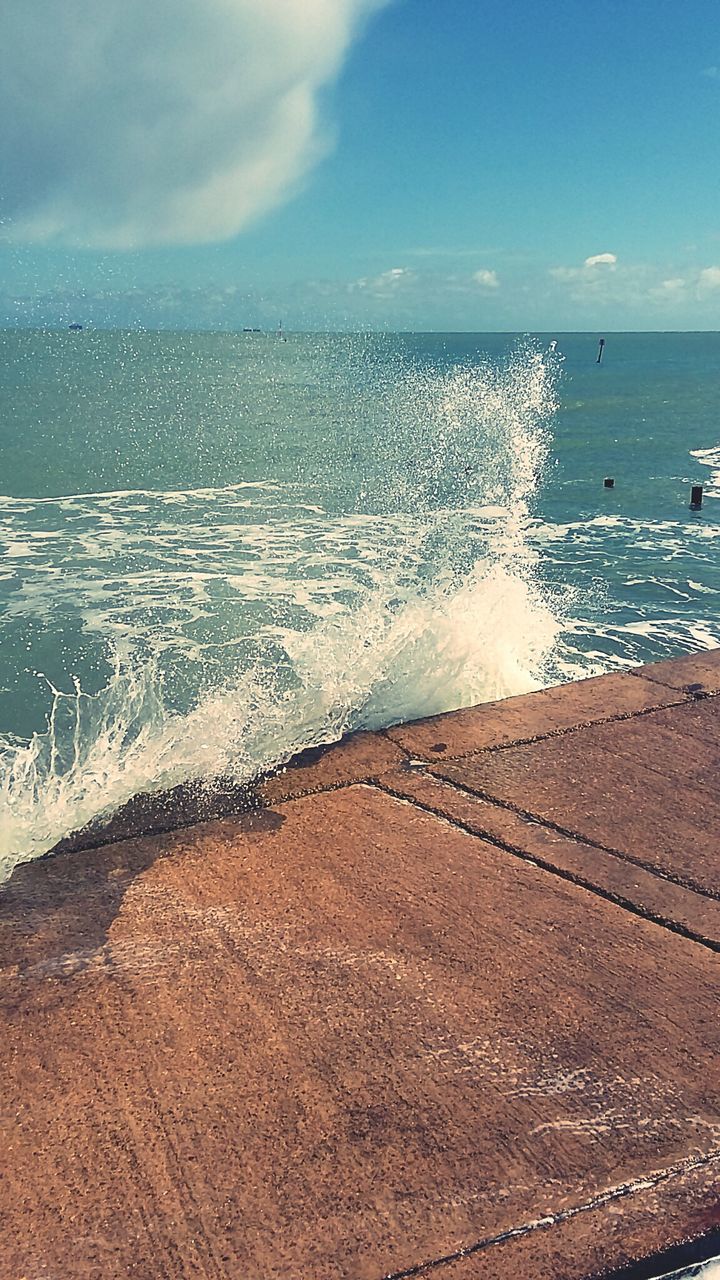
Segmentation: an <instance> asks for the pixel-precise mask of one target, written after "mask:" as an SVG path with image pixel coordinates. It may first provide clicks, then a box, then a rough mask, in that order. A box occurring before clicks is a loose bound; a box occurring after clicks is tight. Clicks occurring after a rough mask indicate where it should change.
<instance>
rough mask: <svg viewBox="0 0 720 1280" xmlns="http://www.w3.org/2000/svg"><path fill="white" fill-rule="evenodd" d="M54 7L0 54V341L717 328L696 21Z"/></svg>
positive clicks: (711, 61) (657, 14)
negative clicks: (219, 332) (53, 334)
mask: <svg viewBox="0 0 720 1280" xmlns="http://www.w3.org/2000/svg"><path fill="white" fill-rule="evenodd" d="M57 9H58V6H57V4H56V0H28V2H27V11H26V10H25V9H23V17H22V19H21V20H20V21H19V22H18V23H16V24H15V25H16V29H15V31H14V32H13V31H11V34H10V40H9V41H8V42H6V47H5V51H4V53H3V54H0V73H2V71H3V65H2V63H3V62H5V63H6V64H7V65H6V67H5V70H6V72H8V68H12V73H11V74H10V73H7V74H5V75H4V76H2V83H3V84H4V88H2V89H1V90H0V119H3V118H4V119H5V121H7V120H8V118H12V119H13V120H14V121H15V124H14V125H13V126H12V127H11V126H9V125H7V123H5V124H3V125H0V160H2V161H4V163H3V166H2V167H3V170H4V171H5V173H6V174H9V180H8V179H6V185H5V189H4V191H3V192H2V194H1V195H0V213H1V214H2V216H3V220H4V228H5V231H4V235H5V240H6V243H5V245H4V246H3V247H2V248H0V269H1V270H2V289H3V302H2V310H3V312H4V318H5V319H7V320H13V319H16V320H18V321H19V322H32V321H35V322H37V321H40V322H44V323H53V322H59V323H62V322H64V320H65V319H66V318H74V317H75V316H80V318H85V319H88V320H90V321H91V322H95V323H143V324H150V325H152V324H160V325H171V326H175V325H178V326H194V325H210V326H216V325H217V326H221V327H236V326H237V325H242V324H245V323H246V324H256V323H259V324H263V325H265V324H273V323H275V322H276V320H277V319H278V318H280V317H281V316H282V318H283V319H284V321H285V323H286V325H287V326H288V327H294V328H300V327H314V328H316V327H320V328H355V327H363V328H364V327H372V328H390V329H392V328H397V327H400V328H417V329H434V328H442V329H480V330H482V329H495V328H497V329H510V330H525V329H543V330H565V329H573V328H583V329H623V328H653V329H655V328H657V329H666V328H691V329H693V328H700V329H704V328H717V327H719V326H718V316H719V315H720V201H719V199H718V196H719V194H720V191H719V184H720V178H719V175H720V130H719V129H718V123H719V121H720V25H719V24H718V21H717V10H716V5H715V4H714V3H711V0H686V3H684V4H683V5H682V6H680V5H678V4H677V3H676V2H673V3H671V2H670V0H625V2H624V3H622V4H621V3H618V0H606V2H605V3H603V4H598V5H596V6H593V5H589V4H587V3H586V0H555V3H553V5H551V6H545V5H539V4H537V3H534V4H530V3H528V2H527V0H514V2H513V3H508V0H504V3H500V0H486V2H483V0H475V2H473V0H442V2H440V0H435V2H433V3H431V0H395V3H381V2H380V0H302V2H301V0H231V2H230V3H227V0H226V2H225V3H220V0H155V5H154V7H153V8H152V15H153V16H152V19H149V18H148V16H147V12H146V10H147V6H145V5H144V4H142V3H140V0H124V3H122V4H121V3H120V0H98V3H97V6H96V7H95V8H94V9H93V11H92V12H93V18H92V22H91V23H88V19H87V13H88V12H89V11H88V10H87V9H86V7H85V6H84V5H82V4H81V3H80V0H67V7H66V8H64V16H63V19H62V23H61V25H58V22H59V20H58V18H57ZM61 9H63V7H62V6H61ZM231 11H232V12H231ZM229 14H230V16H229ZM138 67H140V70H138ZM18 68H19V70H18ZM68 68H69V71H68ZM25 69H26V70H27V74H24V72H25ZM69 73H70V76H71V77H72V78H71V79H69ZM38 104H40V105H38ZM203 240H204V241H206V242H205V243H201V242H202V241H203Z"/></svg>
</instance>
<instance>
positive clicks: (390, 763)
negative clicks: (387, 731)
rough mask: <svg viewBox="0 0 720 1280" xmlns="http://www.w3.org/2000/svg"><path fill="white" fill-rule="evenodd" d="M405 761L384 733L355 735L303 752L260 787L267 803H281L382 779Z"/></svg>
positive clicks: (398, 749) (259, 795)
mask: <svg viewBox="0 0 720 1280" xmlns="http://www.w3.org/2000/svg"><path fill="white" fill-rule="evenodd" d="M403 759H404V755H403V752H402V750H401V749H400V747H399V746H397V744H396V743H394V742H391V741H390V740H389V739H388V738H386V737H385V735H384V734H381V733H353V734H350V735H349V736H348V737H347V738H343V739H342V741H341V742H337V743H333V745H332V746H329V747H315V748H311V749H310V750H309V751H303V752H301V754H300V755H299V756H295V758H294V759H293V760H291V761H290V763H289V765H288V766H287V768H285V769H282V770H281V771H280V772H279V773H278V774H276V775H275V776H274V777H272V778H268V779H267V781H265V782H262V783H261V784H260V785H259V786H258V788H257V795H258V797H259V798H260V799H261V800H262V802H263V803H266V804H277V803H279V802H280V801H281V800H290V799H293V798H294V797H296V796H301V795H307V794H308V793H309V792H311V791H327V790H330V789H331V788H332V787H338V786H343V785H345V784H347V783H348V782H365V781H370V780H372V779H374V778H378V777H380V775H381V774H383V773H385V772H387V770H388V769H392V768H393V767H394V766H396V765H397V764H399V763H400V761H401V760H403Z"/></svg>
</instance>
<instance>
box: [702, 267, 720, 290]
mask: <svg viewBox="0 0 720 1280" xmlns="http://www.w3.org/2000/svg"><path fill="white" fill-rule="evenodd" d="M698 288H699V289H700V290H701V291H702V292H703V293H706V292H708V291H709V290H711V289H720V267H705V268H704V270H703V271H701V272H700V275H699V277H698Z"/></svg>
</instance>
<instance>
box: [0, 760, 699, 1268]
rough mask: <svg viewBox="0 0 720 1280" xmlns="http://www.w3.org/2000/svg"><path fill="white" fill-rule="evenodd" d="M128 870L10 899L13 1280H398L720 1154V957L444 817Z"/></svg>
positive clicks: (35, 876) (677, 1226)
mask: <svg viewBox="0 0 720 1280" xmlns="http://www.w3.org/2000/svg"><path fill="white" fill-rule="evenodd" d="M501 754H505V753H501ZM103 855H104V858H105V861H104V863H103V867H102V871H101V872H100V873H98V874H97V876H96V878H95V881H94V882H93V892H92V893H90V894H89V895H87V894H85V893H84V889H85V887H86V886H85V884H84V879H85V877H84V876H83V874H81V873H80V872H77V873H76V874H75V875H74V877H73V875H72V874H71V873H70V871H69V868H70V864H71V862H72V856H71V855H66V857H65V861H64V863H63V862H62V861H60V860H57V861H56V863H55V872H54V874H55V879H56V884H55V889H56V891H57V890H59V889H60V887H61V884H60V882H61V881H62V869H63V866H64V867H65V869H66V872H67V873H68V876H69V883H68V885H67V887H66V891H65V893H64V895H63V894H62V893H61V894H60V901H59V906H57V907H56V902H58V898H57V897H56V896H55V895H50V894H47V893H43V892H42V884H41V882H42V872H43V870H46V871H47V870H48V869H49V867H50V865H51V863H50V862H49V863H47V864H46V866H45V868H43V867H42V865H41V864H37V865H36V866H35V867H32V868H31V867H26V868H20V869H19V870H18V872H16V875H15V877H13V880H12V881H11V882H10V885H9V886H8V888H7V889H6V890H5V891H4V894H3V909H2V913H1V914H0V926H1V927H2V930H3V935H2V937H1V938H0V947H1V948H2V950H1V952H0V954H2V956H3V963H4V966H5V967H4V969H3V970H2V971H1V972H0V1059H1V1061H0V1070H1V1071H2V1081H3V1111H4V1115H5V1117H6V1119H7V1124H6V1135H5V1142H4V1145H1V1146H0V1164H1V1165H2V1166H3V1167H2V1169H1V1172H2V1177H1V1178H0V1220H2V1222H3V1230H4V1242H3V1254H2V1264H0V1265H1V1266H2V1267H3V1268H4V1269H5V1270H4V1275H3V1280H4V1276H5V1275H7V1276H8V1280H9V1278H10V1277H11V1276H12V1277H15V1276H18V1277H19V1276H23V1275H27V1276H36V1275H38V1276H39V1275H49V1276H52V1275H58V1276H59V1275H61V1276H63V1277H67V1280H90V1277H93V1280H94V1278H95V1277H96V1276H98V1275H102V1276H103V1280H116V1278H117V1280H119V1277H121V1276H122V1277H127V1276H128V1275H135V1276H137V1277H140V1278H142V1280H145V1277H148V1280H149V1278H150V1277H152V1278H153V1280H155V1277H167V1280H186V1278H187V1280H190V1278H191V1277H192V1280H195V1278H196V1277H213V1278H216V1277H223V1278H225V1277H227V1280H238V1278H240V1277H241V1278H242V1280H270V1278H271V1277H272V1278H273V1280H277V1278H278V1277H282V1278H283V1280H309V1277H312V1280H340V1278H341V1277H342V1278H344V1280H380V1277H382V1276H387V1275H391V1274H393V1273H394V1272H398V1271H402V1270H404V1269H407V1268H408V1267H411V1266H414V1265H417V1264H419V1263H422V1262H424V1261H426V1260H428V1259H433V1258H439V1257H443V1256H446V1255H449V1254H452V1253H455V1252H457V1251H458V1250H459V1249H462V1248H463V1247H465V1246H466V1245H468V1244H471V1243H473V1242H475V1241H477V1240H479V1239H481V1238H484V1237H486V1236H496V1235H497V1234H498V1233H502V1232H504V1231H506V1230H509V1229H512V1228H514V1227H515V1226H516V1225H517V1224H523V1223H524V1224H529V1223H532V1222H533V1221H535V1220H536V1219H537V1217H538V1214H539V1213H545V1212H546V1211H547V1210H551V1211H552V1212H553V1213H557V1212H560V1211H562V1210H563V1209H565V1208H568V1207H572V1206H578V1205H585V1204H587V1203H589V1202H591V1201H593V1200H595V1199H597V1198H598V1197H602V1196H604V1195H605V1193H606V1192H607V1191H608V1189H613V1188H615V1189H616V1188H618V1187H620V1186H621V1185H623V1184H625V1183H634V1182H635V1181H636V1180H637V1179H642V1178H644V1177H645V1176H646V1175H648V1173H652V1174H653V1176H655V1175H656V1174H657V1173H659V1172H661V1171H663V1170H668V1169H671V1168H675V1167H677V1166H678V1164H682V1163H683V1162H685V1161H688V1160H691V1159H695V1158H697V1157H702V1156H704V1155H707V1154H709V1153H710V1151H711V1150H712V1149H713V1148H714V1147H716V1146H717V1145H718V1140H719V1135H720V1110H719V1108H718V1096H719V1090H718V1087H717V1083H718V1082H717V1060H718V1058H717V1055H718V1050H719V1049H720V1026H719V1025H718V1020H717V1018H716V1017H714V1016H713V1013H712V1010H713V1008H714V1003H715V1001H716V1000H717V989H718V988H717V983H718V975H719V970H720V965H719V962H718V958H717V957H716V956H715V955H713V954H712V953H711V952H710V951H708V950H707V949H706V948H703V947H701V946H698V945H697V944H695V943H693V942H690V941H688V940H687V939H685V938H682V937H679V936H678V935H676V934H671V933H670V932H668V931H665V930H663V929H661V928H658V927H657V926H656V925H654V924H650V923H648V922H647V921H645V920H643V919H641V918H639V917H638V916H635V915H632V914H630V913H629V912H627V911H624V910H622V909H621V908H620V907H618V906H616V905H614V904H613V903H610V902H607V901H605V900H603V899H601V898H599V897H598V896H597V895H595V894H593V893H590V892H588V891H586V890H584V889H582V888H579V887H577V886H576V885H574V884H570V883H568V882H566V881H564V880H561V879H560V878H559V877H557V876H554V875H551V874H548V873H547V872H544V871H541V870H539V869H537V868H536V867H533V866H532V865H529V864H527V863H524V862H522V861H521V860H520V859H516V858H512V857H509V856H508V855H507V853H505V852H504V851H502V850H499V849H497V848H495V847H493V846H491V845H489V844H487V843H485V842H484V841H482V840H480V839H477V838H476V837H474V836H472V835H470V834H468V833H466V832H464V831H461V830H459V829H458V828H457V827H454V826H452V825H451V824H450V823H448V822H445V821H443V820H442V819H440V818H437V817H434V816H432V815H430V814H427V813H425V812H423V811H422V810H420V809H419V808H417V807H416V806H415V805H411V804H407V803H404V802H402V801H401V800H397V799H394V798H392V797H390V796H388V795H386V794H384V793H382V792H380V791H379V790H377V789H376V788H371V787H366V786H354V787H350V788H347V789H344V790H338V791H331V792H327V793H324V794H317V795H314V796H312V797H308V798H306V799H302V800H298V801H293V802H289V803H286V804H284V805H282V806H281V808H280V809H279V810H277V811H266V812H262V813H259V814H255V815H249V816H246V817H239V818H234V819H225V820H223V821H218V822H212V823H208V824H206V825H205V826H202V827H197V828H194V829H191V830H187V831H184V832H178V833H176V834H175V835H173V836H161V837H153V838H152V839H149V840H146V841H132V842H128V843H126V844H124V845H123V844H117V845H114V846H113V847H112V849H111V850H105V851H103ZM73 856H74V855H73ZM81 857H83V858H85V859H87V862H85V863H84V866H85V868H86V870H87V869H88V867H89V865H90V855H81ZM18 912H19V913H23V914H24V913H28V912H29V913H30V915H31V916H32V929H29V928H26V927H24V925H23V924H22V921H21V922H18V921H17V919H15V914H16V913H18ZM667 1185H668V1184H667V1183H663V1184H658V1186H657V1188H656V1192H655V1201H654V1207H653V1208H652V1209H649V1210H648V1215H649V1216H648V1222H647V1223H646V1225H645V1227H644V1228H643V1231H642V1232H641V1233H640V1235H641V1237H642V1240H651V1239H652V1240H653V1241H654V1240H655V1239H656V1237H657V1235H658V1234H661V1233H662V1230H663V1228H662V1226H661V1225H659V1224H663V1223H664V1222H665V1213H666V1208H667V1202H666V1194H665V1191H664V1189H663V1188H664V1187H665V1186H667ZM632 1200H633V1197H632V1196H630V1195H627V1196H625V1197H624V1198H616V1199H613V1200H612V1202H611V1203H609V1204H608V1205H607V1207H606V1208H605V1210H604V1211H601V1209H600V1208H598V1212H597V1217H596V1219H595V1222H594V1225H593V1226H592V1230H591V1231H590V1243H591V1245H592V1244H593V1243H594V1246H595V1247H596V1248H597V1247H598V1241H600V1240H602V1238H603V1237H604V1236H605V1234H606V1233H607V1231H608V1230H609V1229H610V1230H614V1226H613V1223H614V1221H615V1216H618V1217H620V1218H621V1217H622V1215H624V1214H625V1213H627V1212H628V1210H629V1208H630V1206H631V1204H632ZM697 1222H698V1218H697V1214H696V1212H695V1211H694V1210H693V1208H692V1205H690V1206H684V1207H681V1209H679V1210H678V1211H677V1214H676V1217H675V1218H673V1221H672V1227H671V1230H672V1234H673V1236H674V1235H675V1233H676V1231H679V1230H682V1231H685V1232H686V1233H687V1232H688V1231H694V1230H695V1229H696V1227H697ZM552 1230H554V1228H548V1231H547V1232H543V1233H542V1235H540V1233H539V1232H537V1233H536V1232H533V1233H531V1234H530V1235H529V1236H528V1244H527V1246H526V1248H527V1249H528V1250H529V1251H530V1253H529V1255H528V1256H531V1257H534V1256H535V1254H534V1253H533V1247H532V1245H531V1243H530V1241H533V1239H534V1242H535V1244H536V1247H537V1250H539V1251H540V1252H541V1253H542V1254H543V1255H544V1256H545V1257H547V1256H548V1255H547V1249H548V1240H549V1233H550V1231H552ZM653 1233H654V1234H653ZM589 1247H590V1246H588V1245H585V1246H583V1249H584V1251H579V1252H578V1255H577V1266H574V1265H572V1266H571V1263H572V1262H573V1259H572V1258H570V1259H568V1262H567V1269H566V1274H567V1277H568V1280H580V1277H581V1276H582V1275H583V1270H582V1269H581V1266H582V1265H584V1259H585V1258H586V1257H587V1256H588V1248H589ZM653 1247H654V1245H653ZM513 1265H514V1264H513ZM493 1274H494V1280H518V1275H519V1274H522V1275H523V1276H525V1272H524V1271H522V1270H521V1271H520V1272H518V1270H517V1269H508V1268H506V1267H505V1266H504V1265H503V1266H500V1265H499V1266H498V1268H497V1269H496V1270H495V1272H494V1273H493ZM531 1274H532V1272H531V1270H529V1269H528V1271H527V1275H528V1276H530V1275H531Z"/></svg>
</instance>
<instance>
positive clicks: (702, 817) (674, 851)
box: [434, 677, 720, 894]
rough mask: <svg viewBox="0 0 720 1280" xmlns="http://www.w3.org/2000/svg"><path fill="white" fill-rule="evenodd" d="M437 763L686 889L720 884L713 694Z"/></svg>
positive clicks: (451, 775) (711, 889) (464, 781)
mask: <svg viewBox="0 0 720 1280" xmlns="http://www.w3.org/2000/svg"><path fill="white" fill-rule="evenodd" d="M628 678H629V679H632V677H628ZM434 769H435V771H436V772H438V773H441V774H442V776H443V777H445V778H448V779H449V780H450V781H451V782H456V783H460V784H461V785H462V786H465V787H469V788H471V789H473V790H479V791H482V792H483V793H484V794H486V795H488V796H489V797H491V798H493V797H494V798H496V799H498V800H501V801H502V802H503V803H506V804H511V805H514V806H516V807H517V808H519V809H522V810H523V811H525V812H527V813H530V814H533V815H534V816H536V817H538V818H541V819H542V820H544V821H550V822H553V823H556V824H557V825H558V826H560V827H562V828H563V829H564V830H565V831H569V832H571V833H572V834H574V835H577V836H578V837H579V838H580V839H581V840H583V839H584V840H586V841H587V840H589V841H591V842H593V841H595V842H598V843H599V844H601V845H604V846H605V847H606V848H610V849H614V850H617V851H619V852H620V853H623V854H625V855H627V856H628V857H629V858H633V859H636V860H637V861H638V862H639V863H641V864H642V865H643V866H645V867H646V868H649V869H651V870H656V871H659V872H661V873H662V874H663V875H665V876H668V877H670V878H672V879H674V880H676V881H677V882H678V883H679V884H682V885H685V886H686V887H687V888H690V889H695V890H698V891H700V892H704V893H709V894H717V893H718V831H719V830H720V786H719V785H718V778H719V777H720V717H719V716H718V704H717V703H716V701H715V700H714V699H707V700H705V701H701V702H692V703H688V704H686V705H685V706H681V707H675V708H672V709H670V710H665V711H660V712H651V713H650V714H648V715H645V716H641V717H638V718H637V719H630V720H623V721H616V722H611V723H609V724H597V725H591V726H588V727H587V728H583V729H578V730H577V731H576V732H575V733H572V734H567V735H564V736H561V737H556V738H546V739H545V740H543V741H541V742H535V743H530V744H526V745H521V746H517V747H515V746H513V747H508V748H507V749H506V750H503V751H488V752H482V753H480V754H478V755H476V756H473V757H472V758H470V759H467V760H462V761H458V762H449V763H446V764H441V765H438V766H434Z"/></svg>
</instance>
